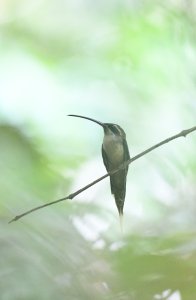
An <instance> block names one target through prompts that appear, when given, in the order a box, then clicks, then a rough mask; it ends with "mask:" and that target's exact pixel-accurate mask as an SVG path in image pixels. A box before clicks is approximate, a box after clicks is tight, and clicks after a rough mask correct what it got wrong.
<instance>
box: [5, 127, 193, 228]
mask: <svg viewBox="0 0 196 300" xmlns="http://www.w3.org/2000/svg"><path fill="white" fill-rule="evenodd" d="M195 130H196V126H194V127H192V128H189V129H186V130H183V131H181V132H180V133H178V134H176V135H173V136H171V137H169V138H167V139H165V140H163V141H162V142H160V143H158V144H156V145H154V146H152V147H150V148H148V149H146V150H145V151H142V152H141V153H139V154H137V155H136V156H134V157H132V158H130V159H129V160H127V161H126V162H124V163H123V164H122V165H120V166H119V167H118V168H117V169H115V170H113V171H111V172H109V173H107V174H105V175H103V176H101V177H99V178H98V179H96V180H94V181H92V182H91V183H89V184H87V185H86V186H84V187H83V188H81V189H79V190H78V191H76V192H74V193H72V194H69V195H68V196H66V197H63V198H61V199H58V200H55V201H52V202H49V203H46V204H43V205H40V206H37V207H34V208H32V209H30V210H28V211H26V212H24V213H22V214H20V215H18V216H15V217H14V218H13V219H12V220H11V221H9V223H12V222H14V221H17V220H19V219H21V218H22V217H24V216H26V215H28V214H30V213H32V212H34V211H36V210H38V209H41V208H44V207H46V206H49V205H53V204H55V203H58V202H61V201H64V200H68V199H70V200H72V199H73V198H74V197H76V196H77V195H78V194H80V193H82V192H83V191H85V190H87V189H88V188H90V187H91V186H93V185H95V184H96V183H98V182H99V181H101V180H103V179H105V178H106V177H108V176H110V175H112V174H114V173H116V172H118V171H119V170H120V169H124V168H125V167H126V166H127V165H129V164H130V163H132V162H133V161H135V160H137V159H138V158H140V157H142V156H144V155H146V154H147V153H149V152H151V151H153V150H154V149H156V148H158V147H160V146H162V145H164V144H166V143H169V142H171V141H172V140H175V139H177V138H179V137H186V136H187V135H188V134H189V133H191V132H193V131H195Z"/></svg>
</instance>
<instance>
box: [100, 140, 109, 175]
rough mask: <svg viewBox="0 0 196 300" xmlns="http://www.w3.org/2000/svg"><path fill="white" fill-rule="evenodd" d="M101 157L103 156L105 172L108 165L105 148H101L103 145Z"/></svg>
mask: <svg viewBox="0 0 196 300" xmlns="http://www.w3.org/2000/svg"><path fill="white" fill-rule="evenodd" d="M101 150H102V157H103V162H104V165H105V168H106V170H107V172H109V165H108V159H107V154H106V152H105V150H104V149H103V145H102V149H101Z"/></svg>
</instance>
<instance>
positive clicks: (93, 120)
mask: <svg viewBox="0 0 196 300" xmlns="http://www.w3.org/2000/svg"><path fill="white" fill-rule="evenodd" d="M68 116H69V117H77V118H82V119H87V120H90V121H92V122H95V123H97V124H99V125H100V126H102V127H103V128H104V123H102V122H99V121H97V120H95V119H92V118H88V117H84V116H80V115H68Z"/></svg>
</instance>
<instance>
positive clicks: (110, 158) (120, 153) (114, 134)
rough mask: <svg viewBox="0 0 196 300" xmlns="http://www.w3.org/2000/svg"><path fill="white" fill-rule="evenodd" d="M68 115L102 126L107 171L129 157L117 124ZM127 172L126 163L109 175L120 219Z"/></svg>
mask: <svg viewBox="0 0 196 300" xmlns="http://www.w3.org/2000/svg"><path fill="white" fill-rule="evenodd" d="M68 116H71V117H78V118H83V119H87V120H90V121H92V122H95V123H97V124H99V125H100V126H102V127H103V130H104V138H103V144H102V157H103V163H104V165H105V168H106V170H107V172H110V171H112V170H114V169H117V168H118V167H119V166H120V165H121V164H122V163H123V162H126V161H127V160H128V159H130V155H129V148H128V145H127V141H126V134H125V132H124V130H123V129H122V128H121V127H120V126H119V125H117V124H113V123H102V122H100V121H97V120H95V119H92V118H89V117H84V116H80V115H68ZM127 172H128V165H127V166H126V167H125V168H124V169H121V170H119V171H117V172H116V173H114V174H112V175H110V186H111V193H112V194H113V195H114V198H115V202H116V206H117V209H118V213H119V216H120V220H121V219H122V216H123V207H124V201H125V194H126V177H127Z"/></svg>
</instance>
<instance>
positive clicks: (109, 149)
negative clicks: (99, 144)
mask: <svg viewBox="0 0 196 300" xmlns="http://www.w3.org/2000/svg"><path fill="white" fill-rule="evenodd" d="M103 148H104V151H105V152H106V155H107V157H108V160H109V162H110V163H111V164H112V165H113V166H118V165H119V164H121V163H122V162H123V159H124V149H123V141H122V138H121V137H119V136H115V135H106V136H105V137H104V139H103Z"/></svg>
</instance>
